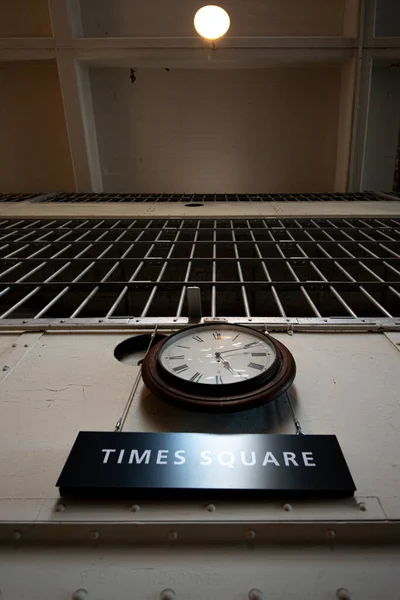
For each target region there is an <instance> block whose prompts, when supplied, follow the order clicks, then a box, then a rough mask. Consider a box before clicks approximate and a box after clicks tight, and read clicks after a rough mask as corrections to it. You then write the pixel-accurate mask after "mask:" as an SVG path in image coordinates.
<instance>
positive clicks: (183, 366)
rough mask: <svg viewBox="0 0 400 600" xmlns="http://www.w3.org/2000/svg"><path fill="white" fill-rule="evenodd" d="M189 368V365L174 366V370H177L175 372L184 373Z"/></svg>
mask: <svg viewBox="0 0 400 600" xmlns="http://www.w3.org/2000/svg"><path fill="white" fill-rule="evenodd" d="M188 368H189V367H188V366H187V365H179V367H174V368H173V369H172V370H173V371H175V373H183V371H187V370H188Z"/></svg>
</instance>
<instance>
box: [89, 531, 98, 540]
mask: <svg viewBox="0 0 400 600" xmlns="http://www.w3.org/2000/svg"><path fill="white" fill-rule="evenodd" d="M99 537H100V532H99V531H91V532H90V539H91V540H98V539H99Z"/></svg>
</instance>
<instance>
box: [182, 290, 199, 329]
mask: <svg viewBox="0 0 400 600" xmlns="http://www.w3.org/2000/svg"><path fill="white" fill-rule="evenodd" d="M186 298H187V306H188V318H189V321H190V322H193V321H195V322H196V323H198V322H199V321H200V320H201V317H202V310H201V293H200V288H199V287H197V286H194V287H188V288H187V290H186Z"/></svg>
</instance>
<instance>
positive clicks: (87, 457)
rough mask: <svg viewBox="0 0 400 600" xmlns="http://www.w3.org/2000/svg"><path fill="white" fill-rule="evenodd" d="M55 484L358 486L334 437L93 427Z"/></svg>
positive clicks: (82, 489) (265, 489) (330, 492)
mask: <svg viewBox="0 0 400 600" xmlns="http://www.w3.org/2000/svg"><path fill="white" fill-rule="evenodd" d="M57 486H58V487H59V488H60V493H61V494H62V495H70V496H96V497H99V496H101V495H102V496H110V495H113V496H115V497H121V496H122V495H126V494H127V493H128V494H129V495H130V496H132V495H133V494H134V495H135V496H137V495H138V493H142V494H144V493H147V495H149V493H150V492H151V495H154V496H155V497H157V491H160V490H163V497H164V496H165V494H166V493H167V492H169V493H170V494H171V493H175V495H176V496H179V497H182V493H183V492H186V493H187V492H192V494H193V493H194V494H196V495H199V494H200V493H201V492H203V495H204V493H205V492H212V495H213V496H214V495H215V493H217V492H220V493H221V492H226V493H227V494H228V495H229V498H232V497H233V494H235V495H238V494H245V495H249V494H251V493H253V494H255V493H256V494H258V495H261V494H262V495H263V496H271V495H278V496H284V497H287V496H289V495H290V496H293V495H297V496H303V497H309V496H311V495H312V496H319V497H323V496H325V497H337V496H349V495H352V494H353V493H354V491H355V489H356V488H355V486H354V482H353V479H352V477H351V475H350V472H349V469H348V467H347V465H346V461H345V459H344V457H343V454H342V451H341V449H340V446H339V444H338V441H337V439H336V436H334V435H259V434H251V435H212V434H203V433H107V432H95V431H84V432H81V433H79V435H78V437H77V439H76V442H75V444H74V446H73V448H72V451H71V453H70V455H69V457H68V460H67V462H66V464H65V467H64V469H63V471H62V473H61V475H60V478H59V480H58V482H57Z"/></svg>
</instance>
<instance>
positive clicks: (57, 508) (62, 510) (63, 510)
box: [56, 502, 67, 512]
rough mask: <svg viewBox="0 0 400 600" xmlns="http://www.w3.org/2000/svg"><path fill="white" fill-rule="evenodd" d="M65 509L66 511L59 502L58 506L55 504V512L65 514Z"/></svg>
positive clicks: (63, 505)
mask: <svg viewBox="0 0 400 600" xmlns="http://www.w3.org/2000/svg"><path fill="white" fill-rule="evenodd" d="M66 509H67V507H66V506H65V504H63V503H62V502H60V504H57V506H56V511H57V512H65V511H66Z"/></svg>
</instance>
